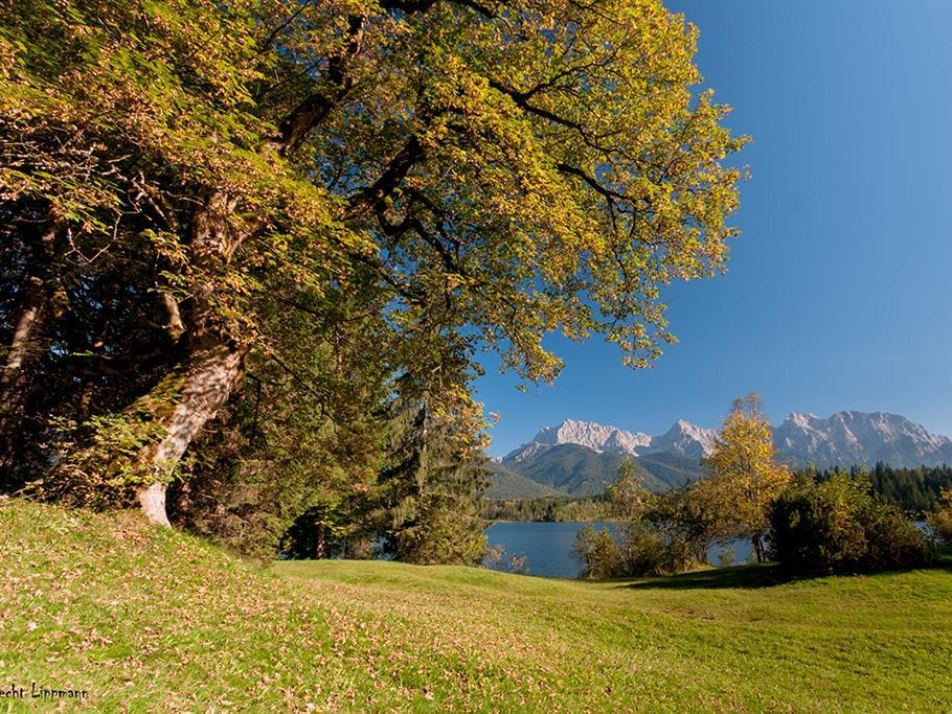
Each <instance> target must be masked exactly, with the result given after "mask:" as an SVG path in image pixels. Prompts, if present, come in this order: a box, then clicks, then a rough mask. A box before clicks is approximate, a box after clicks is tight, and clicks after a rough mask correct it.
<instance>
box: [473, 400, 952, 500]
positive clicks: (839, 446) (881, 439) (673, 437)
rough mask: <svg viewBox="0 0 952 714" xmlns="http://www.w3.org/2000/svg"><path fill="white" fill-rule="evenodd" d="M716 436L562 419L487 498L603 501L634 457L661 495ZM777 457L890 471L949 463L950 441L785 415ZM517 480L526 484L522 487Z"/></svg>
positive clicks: (856, 422)
mask: <svg viewBox="0 0 952 714" xmlns="http://www.w3.org/2000/svg"><path fill="white" fill-rule="evenodd" d="M716 436H717V430H716V429H708V428H704V427H700V426H697V425H695V424H692V423H690V422H688V421H684V420H679V421H678V422H676V423H675V424H674V425H673V426H672V427H671V428H670V429H668V431H666V432H665V433H664V434H661V435H659V436H649V435H648V434H645V433H644V432H632V431H625V430H622V429H619V428H617V427H614V426H605V425H602V424H597V423H595V422H585V421H575V420H572V419H567V420H565V421H563V422H562V423H561V424H559V425H557V426H550V427H546V428H544V429H542V430H540V431H539V432H538V433H537V434H536V435H535V437H533V439H532V440H531V441H529V442H528V443H526V444H523V445H522V446H520V447H519V448H517V449H515V450H513V451H512V452H510V453H509V454H507V455H506V456H505V457H503V458H502V459H501V460H499V462H498V463H497V464H496V471H497V472H498V473H502V471H503V470H504V471H505V473H506V474H507V476H506V479H508V480H507V481H506V483H507V484H508V490H506V489H503V490H506V494H505V495H500V489H499V488H497V485H498V484H499V476H498V475H495V476H494V478H493V480H494V485H493V488H491V489H490V492H489V494H488V495H489V496H490V497H495V498H505V497H518V495H519V494H518V493H516V492H518V491H520V489H521V490H523V491H533V490H535V491H537V492H538V493H531V494H530V493H526V495H525V496H523V497H531V496H535V495H540V494H541V493H544V494H545V495H551V494H552V493H553V492H554V493H556V494H559V493H561V494H568V495H577V496H583V495H595V494H599V493H602V492H603V491H604V490H605V487H606V486H607V485H608V484H610V483H611V482H612V481H613V480H614V478H615V476H616V474H617V471H618V466H619V464H620V463H621V462H622V460H623V459H624V458H626V457H634V458H635V464H636V468H637V469H638V470H639V472H640V473H641V476H642V478H643V479H644V480H645V482H646V484H647V485H648V486H649V487H651V488H654V489H658V490H661V489H664V488H667V487H670V486H672V485H676V484H678V483H683V482H685V481H690V480H693V479H696V478H698V477H699V476H700V473H701V464H700V460H701V459H702V458H703V457H705V456H708V455H709V454H710V453H711V450H712V449H713V447H714V441H715V438H716ZM773 438H774V444H775V445H776V447H777V452H778V457H779V459H780V460H781V461H783V462H784V463H786V464H788V465H789V466H791V467H802V466H806V465H813V466H816V467H818V468H830V467H833V466H842V467H849V466H855V465H864V466H872V465H873V464H875V463H876V462H878V461H881V462H883V463H886V464H889V465H890V466H896V467H916V466H922V465H926V466H936V465H939V464H942V463H952V439H949V438H948V437H945V436H940V435H938V434H932V433H931V432H929V431H928V430H927V429H926V428H925V427H923V426H922V425H920V424H916V423H915V422H912V421H910V420H909V419H907V418H905V417H903V416H899V415H896V414H887V413H885V412H871V413H868V412H857V411H844V412H838V413H836V414H833V415H832V416H830V417H828V418H825V419H824V418H820V417H818V416H816V415H815V414H801V413H793V414H790V415H789V416H788V417H787V418H786V419H785V420H784V421H783V422H782V423H781V424H780V425H779V426H777V427H774V428H773ZM518 477H523V478H524V479H528V480H529V482H531V484H536V485H541V487H542V489H541V491H539V489H536V487H535V486H533V485H531V484H527V483H525V482H524V481H522V480H519V479H518Z"/></svg>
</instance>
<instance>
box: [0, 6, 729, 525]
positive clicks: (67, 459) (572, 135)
mask: <svg viewBox="0 0 952 714" xmlns="http://www.w3.org/2000/svg"><path fill="white" fill-rule="evenodd" d="M695 39H696V31H695V29H694V28H693V27H691V26H689V25H686V24H685V22H684V20H683V18H682V17H680V16H677V15H672V14H671V13H669V12H667V11H666V10H665V9H664V8H663V7H662V6H661V4H660V3H659V2H657V1H655V0H594V1H593V2H586V3H579V2H576V1H575V0H513V1H512V2H500V1H498V0H486V1H485V2H482V1H481V0H379V1H378V2H371V1H368V0H327V1H326V2H309V1H301V0H235V1H234V2H229V3H218V2H211V0H149V1H148V2H146V1H145V0H128V1H126V2H112V1H109V0H56V1H55V2H54V1H53V0H17V1H16V2H13V0H0V151H2V157H0V215H2V219H3V220H2V222H0V223H2V226H3V228H2V231H3V244H2V246H0V274H2V277H3V281H2V287H0V293H2V294H0V336H2V338H3V340H4V341H5V344H6V345H7V348H8V349H7V350H6V353H5V356H4V360H5V361H4V364H3V374H2V379H0V392H2V398H3V408H2V411H0V438H2V439H3V444H2V447H3V448H2V451H0V458H2V464H0V468H2V469H3V471H4V473H3V478H4V479H6V480H7V482H8V483H9V484H16V483H20V482H22V481H24V480H26V479H27V478H31V477H33V476H34V475H35V474H37V473H40V474H44V473H45V474H52V475H51V476H47V479H48V480H50V482H51V483H55V482H56V478H57V475H59V477H62V478H65V479H67V480H72V481H75V480H77V479H78V480H79V481H81V482H84V483H85V484H86V486H87V491H88V492H89V493H96V492H98V491H99V490H100V489H101V488H103V487H105V486H117V485H118V486H121V487H123V488H126V489H133V490H134V491H135V493H136V494H137V496H138V500H139V502H140V504H141V506H142V509H143V510H144V511H145V513H146V514H147V515H148V516H149V517H150V518H151V519H153V520H155V521H158V522H166V513H165V492H166V485H167V483H168V482H169V481H170V479H171V478H172V477H173V476H174V474H175V472H176V468H177V464H178V463H179V462H180V461H181V459H182V456H183V454H184V453H185V452H186V450H187V449H188V448H189V446H190V445H191V444H192V443H193V442H194V441H195V439H196V438H197V437H198V436H199V434H200V433H201V432H202V430H203V429H204V427H205V425H206V423H207V422H208V421H209V420H210V419H212V418H213V417H214V416H215V415H216V414H217V413H218V412H219V411H220V410H221V409H222V407H223V406H224V405H225V404H226V402H227V401H228V400H229V399H230V398H231V396H232V395H233V394H234V392H235V390H236V389H237V388H238V386H239V385H240V384H241V382H242V377H243V374H244V371H245V368H246V362H247V360H248V357H249V354H251V353H252V352H253V351H257V352H258V353H260V354H262V355H265V356H271V357H274V358H275V359H280V344H279V342H278V341H276V340H274V339H273V338H272V337H273V336H272V335H270V334H269V332H268V329H267V320H266V319H265V318H266V316H267V314H271V313H272V312H273V310H274V308H275V304H276V301H277V300H278V299H280V300H282V301H283V302H282V303H281V305H282V306H283V308H282V309H286V310H301V311H302V312H303V314H306V315H310V316H311V318H313V319H314V320H317V321H320V320H321V319H322V317H321V312H322V310H323V309H324V308H323V307H322V305H323V304H324V303H323V302H322V301H323V300H324V298H325V296H327V295H328V294H334V295H338V294H340V293H345V294H348V293H352V294H353V296H354V299H355V300H360V301H363V303H362V309H365V310H367V311H368V312H372V313H374V314H375V315H377V316H378V318H379V319H380V320H382V321H384V322H385V323H386V324H387V325H388V327H389V329H391V330H393V331H394V333H395V334H398V335H403V336H404V338H405V340H404V342H403V343H402V344H401V346H397V347H394V348H393V349H394V350H395V353H396V354H398V358H397V359H395V360H394V363H395V364H397V365H407V364H411V363H413V362H414V358H413V356H412V354H410V353H412V351H413V350H420V351H422V353H424V354H425V353H426V352H427V350H433V349H434V346H435V345H439V344H441V341H442V340H444V339H447V338H450V339H455V337H454V336H459V335H466V337H467V340H468V344H469V345H470V346H471V351H470V354H472V348H473V346H474V345H476V344H483V345H489V346H491V347H493V348H496V349H498V350H499V351H500V352H501V353H502V355H503V357H504V365H505V366H506V367H509V368H513V369H515V370H517V371H518V372H519V373H520V374H522V375H523V376H525V377H526V378H528V379H550V378H552V377H554V376H555V375H556V374H557V372H558V370H559V366H560V362H559V361H558V359H557V358H556V357H555V356H554V355H552V354H550V353H549V352H548V351H547V350H546V349H545V348H544V347H543V336H544V335H545V334H547V333H550V332H553V331H556V330H561V331H562V332H563V333H564V334H566V335H568V336H569V337H572V338H577V339H581V338H584V337H586V336H587V335H588V334H589V333H591V332H593V331H597V332H601V333H603V334H605V335H606V336H607V338H608V339H609V340H611V341H613V342H616V343H618V344H619V345H620V346H621V347H622V349H623V350H624V353H625V357H626V359H627V360H628V361H630V362H631V364H633V365H635V366H641V365H644V364H647V363H648V362H649V361H650V360H652V359H654V358H655V357H656V356H657V355H658V354H659V346H660V345H661V344H663V343H664V342H665V341H669V340H672V339H673V338H672V337H671V335H670V334H669V333H668V332H667V329H666V322H665V318H664V304H663V302H662V301H661V296H660V289H661V288H662V287H663V286H664V285H666V284H667V283H669V282H670V281H672V280H675V279H691V278H696V277H702V276H709V275H712V274H714V273H716V272H717V271H719V270H720V269H722V268H723V266H724V261H725V259H726V254H727V250H726V245H725V241H726V239H728V238H730V237H731V236H733V235H734V232H735V231H734V229H733V228H731V227H730V226H729V225H728V224H727V223H726V221H727V218H728V216H729V214H730V213H731V212H732V211H734V210H735V209H736V207H737V188H736V184H737V181H738V179H739V172H738V171H737V170H735V169H733V168H729V167H725V166H724V165H723V164H722V161H723V160H724V159H725V157H727V156H728V155H729V154H731V153H732V152H734V151H736V150H737V149H739V148H740V146H741V145H742V143H743V140H740V139H736V138H732V137H731V135H730V133H729V132H728V130H727V129H725V128H724V126H723V125H722V119H723V117H724V115H725V114H726V112H727V109H726V108H725V107H723V106H720V105H717V104H715V103H714V101H713V98H712V95H711V94H710V93H700V94H694V93H693V92H692V88H693V87H694V86H695V85H697V84H698V83H699V81H700V75H699V74H698V71H697V69H696V68H695V66H694V65H693V63H692V57H693V54H694V50H695ZM368 284H370V285H372V286H373V290H369V291H368V290H366V286H367V285H368ZM368 295H369V296H370V297H368ZM302 296H304V297H306V299H300V298H301V297H302ZM358 309H360V308H358ZM408 355H409V356H408ZM423 362H426V360H423ZM39 375H43V378H44V379H43V380H42V381H41V380H39V379H38V377H39ZM41 382H42V383H41ZM456 397H459V398H460V399H462V400H463V402H465V401H466V399H467V395H465V394H463V395H460V394H459V390H449V393H448V395H445V400H447V401H452V400H453V399H454V398H456ZM445 408H446V409H447V410H448V412H452V409H453V408H452V407H450V406H447V407H445ZM463 411H465V409H463ZM54 418H55V419H54ZM54 424H55V425H57V426H56V428H55V429H54V426H53V425H54ZM64 425H66V426H64ZM63 434H66V435H67V436H63ZM54 442H55V443H57V444H59V449H58V451H51V450H49V449H45V448H44V445H46V444H49V443H54Z"/></svg>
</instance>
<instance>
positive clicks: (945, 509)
mask: <svg viewBox="0 0 952 714" xmlns="http://www.w3.org/2000/svg"><path fill="white" fill-rule="evenodd" d="M926 522H927V523H928V524H929V528H930V529H931V530H932V534H933V536H934V537H935V539H936V540H937V541H939V542H940V543H952V488H946V489H943V491H942V493H941V494H939V503H938V506H937V508H936V509H935V510H934V511H933V512H932V513H930V514H929V515H928V516H926Z"/></svg>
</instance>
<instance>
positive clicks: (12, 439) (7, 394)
mask: <svg viewBox="0 0 952 714" xmlns="http://www.w3.org/2000/svg"><path fill="white" fill-rule="evenodd" d="M23 292H24V294H23V304H22V306H21V308H20V317H19V319H18V320H17V324H16V327H15V328H14V330H13V339H12V340H11V341H10V351H9V352H8V353H7V361H6V364H4V366H3V372H2V374H0V475H3V476H6V475H7V474H8V472H9V470H10V469H11V468H13V466H14V461H15V458H14V453H13V445H14V443H16V440H17V438H16V437H17V435H16V431H17V427H18V426H19V424H20V421H21V419H22V418H23V412H24V409H25V408H26V398H27V391H28V390H27V388H28V386H29V384H28V381H29V380H28V378H27V373H26V371H25V370H24V369H23V363H24V362H25V361H26V357H27V353H28V351H29V348H30V345H31V343H32V342H33V340H34V339H35V338H36V333H37V332H38V331H39V327H40V325H41V324H42V321H43V313H44V309H45V307H46V291H45V290H44V288H43V280H41V279H40V278H38V277H36V276H32V277H30V278H29V281H28V282H27V286H26V288H25V289H24V291H23Z"/></svg>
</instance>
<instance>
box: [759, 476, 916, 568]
mask: <svg viewBox="0 0 952 714" xmlns="http://www.w3.org/2000/svg"><path fill="white" fill-rule="evenodd" d="M771 534H772V543H773V554H774V556H775V558H776V559H777V560H778V561H779V562H780V564H781V566H782V567H783V568H784V569H785V570H787V571H788V572H789V573H793V574H804V575H827V574H840V573H874V572H879V571H883V570H900V569H907V568H915V567H921V566H923V565H925V564H927V563H928V562H929V561H930V560H931V558H932V556H933V553H932V550H931V548H930V546H929V543H928V541H927V540H926V537H925V535H924V534H923V533H922V531H920V530H919V529H918V528H916V526H915V525H914V524H913V523H911V522H910V521H909V520H908V519H907V518H905V516H904V515H903V513H902V511H900V510H899V508H897V507H896V506H893V505H889V504H885V503H883V502H881V501H879V500H877V499H876V498H875V497H874V496H873V494H872V493H871V492H870V488H869V482H868V481H867V480H866V479H865V478H864V477H862V476H859V477H856V476H850V475H848V474H844V473H839V474H834V475H833V476H832V477H831V478H829V479H828V480H826V481H823V482H819V483H818V482H816V481H813V480H811V479H801V480H800V481H798V482H797V483H796V484H795V485H794V486H792V487H791V488H789V489H788V490H787V491H786V492H785V493H784V494H783V495H782V496H781V497H780V498H779V499H778V500H777V502H776V503H775V504H774V507H773V511H772V513H771Z"/></svg>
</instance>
